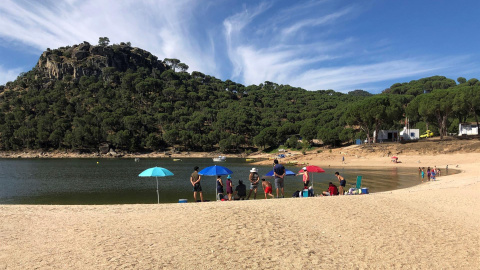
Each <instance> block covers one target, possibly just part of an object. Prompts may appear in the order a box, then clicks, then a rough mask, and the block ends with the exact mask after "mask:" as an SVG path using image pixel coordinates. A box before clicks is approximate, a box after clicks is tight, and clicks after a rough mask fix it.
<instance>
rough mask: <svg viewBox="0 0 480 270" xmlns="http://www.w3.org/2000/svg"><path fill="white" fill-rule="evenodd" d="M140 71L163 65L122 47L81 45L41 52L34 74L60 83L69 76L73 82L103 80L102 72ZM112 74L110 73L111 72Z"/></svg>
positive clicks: (134, 49)
mask: <svg viewBox="0 0 480 270" xmlns="http://www.w3.org/2000/svg"><path fill="white" fill-rule="evenodd" d="M140 67H143V68H147V69H149V70H152V71H153V70H158V71H159V73H161V72H163V71H164V70H165V69H166V65H165V64H164V63H163V62H162V61H160V60H158V58H157V57H156V56H154V55H153V54H151V53H149V52H147V51H145V50H142V49H139V48H135V47H131V46H129V45H127V44H125V43H121V44H119V45H117V44H115V45H110V46H93V45H90V44H89V43H88V42H83V43H81V44H79V45H74V46H72V47H61V48H59V49H55V50H50V49H48V50H47V51H45V52H43V53H42V55H41V56H40V59H39V60H38V63H37V65H36V67H35V69H36V70H37V72H40V73H43V74H45V76H46V77H47V78H50V79H57V80H59V79H63V78H64V77H65V76H67V75H70V76H72V78H74V79H79V78H80V77H81V76H96V77H99V76H102V75H103V73H104V72H105V70H106V69H105V68H113V69H114V71H121V72H124V71H126V70H128V69H131V70H136V69H138V68H140ZM110 71H111V70H110Z"/></svg>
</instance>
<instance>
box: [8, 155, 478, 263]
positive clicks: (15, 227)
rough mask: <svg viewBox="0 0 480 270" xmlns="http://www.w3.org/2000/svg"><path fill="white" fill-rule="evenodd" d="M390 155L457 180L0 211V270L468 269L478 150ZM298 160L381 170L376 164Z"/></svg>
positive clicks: (379, 161)
mask: <svg viewBox="0 0 480 270" xmlns="http://www.w3.org/2000/svg"><path fill="white" fill-rule="evenodd" d="M399 160H400V161H402V163H398V164H395V165H394V166H403V167H412V169H415V168H417V169H418V167H419V166H422V167H423V166H425V167H426V166H437V167H439V168H442V169H444V168H445V166H446V165H447V164H449V167H450V168H453V167H456V165H458V168H457V169H460V170H462V173H460V174H456V175H451V176H441V177H439V178H438V180H439V181H436V182H425V183H422V184H420V185H418V186H415V187H411V188H407V189H402V190H395V191H389V192H383V193H375V194H370V195H360V196H336V197H315V198H298V199H293V198H289V199H273V200H255V201H254V200H249V201H234V202H212V203H189V204H162V205H109V206H56V205H1V206H0V220H1V222H0V243H2V244H1V245H0V269H25V268H53V269H72V268H75V269H114V268H115V269H117V268H124V269H132V268H135V269H152V268H154V269H218V268H225V267H227V268H232V267H233V268H236V269H244V268H250V269H265V268H274V269H324V268H343V269H372V268H373V269H453V268H455V269H478V266H479V265H480V249H479V246H478V245H479V243H480V196H479V194H480V177H479V175H480V166H478V164H479V163H478V162H479V161H480V154H478V153H471V154H450V155H431V156H425V155H422V156H415V155H412V156H400V159H399ZM303 162H308V163H309V164H315V165H319V166H328V165H330V166H332V167H335V166H355V167H362V166H392V163H391V162H390V160H389V159H388V158H385V157H364V158H347V159H346V162H347V164H346V165H342V164H341V159H335V160H325V159H323V158H321V157H315V156H307V157H305V161H303ZM262 195H263V194H262Z"/></svg>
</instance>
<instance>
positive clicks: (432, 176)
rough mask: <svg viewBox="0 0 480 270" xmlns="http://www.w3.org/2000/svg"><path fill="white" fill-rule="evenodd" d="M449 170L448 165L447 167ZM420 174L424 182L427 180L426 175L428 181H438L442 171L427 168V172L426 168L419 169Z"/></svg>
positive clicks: (435, 168)
mask: <svg viewBox="0 0 480 270" xmlns="http://www.w3.org/2000/svg"><path fill="white" fill-rule="evenodd" d="M447 168H448V165H447ZM418 172H419V173H420V174H421V176H422V182H423V181H424V179H425V175H426V176H427V181H435V180H437V176H440V174H441V171H440V169H437V166H435V167H433V168H430V167H427V170H426V171H425V167H418Z"/></svg>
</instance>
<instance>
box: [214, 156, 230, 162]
mask: <svg viewBox="0 0 480 270" xmlns="http://www.w3.org/2000/svg"><path fill="white" fill-rule="evenodd" d="M226 160H227V157H226V156H218V157H216V158H213V161H214V162H223V161H226Z"/></svg>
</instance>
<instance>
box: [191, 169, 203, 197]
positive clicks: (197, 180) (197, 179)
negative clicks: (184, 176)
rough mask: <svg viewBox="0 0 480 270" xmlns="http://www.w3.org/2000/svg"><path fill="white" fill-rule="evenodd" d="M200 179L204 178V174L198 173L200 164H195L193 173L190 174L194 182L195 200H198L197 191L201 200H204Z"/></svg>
mask: <svg viewBox="0 0 480 270" xmlns="http://www.w3.org/2000/svg"><path fill="white" fill-rule="evenodd" d="M200 180H202V176H201V175H199V174H198V166H195V168H193V173H192V175H190V183H192V186H193V200H194V201H195V202H196V201H197V192H198V193H200V201H201V202H203V193H202V186H201V185H200Z"/></svg>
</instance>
